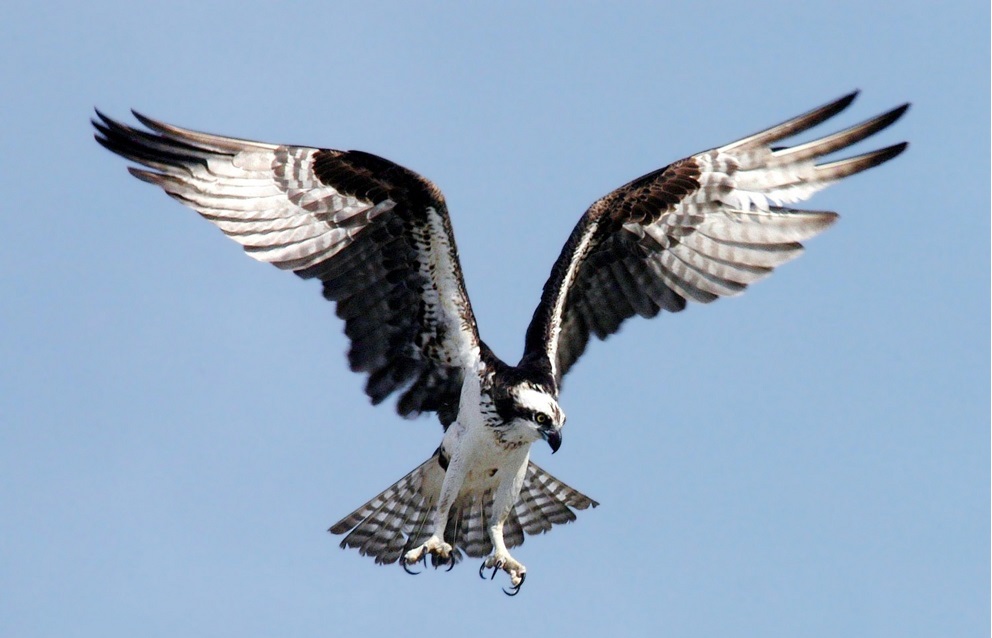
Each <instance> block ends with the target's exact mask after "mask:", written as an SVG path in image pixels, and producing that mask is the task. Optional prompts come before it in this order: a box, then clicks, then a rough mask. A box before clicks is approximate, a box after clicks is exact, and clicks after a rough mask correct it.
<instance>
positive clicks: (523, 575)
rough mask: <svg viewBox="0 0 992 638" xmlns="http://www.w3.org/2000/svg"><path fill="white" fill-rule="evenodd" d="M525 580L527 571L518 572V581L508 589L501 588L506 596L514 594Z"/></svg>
mask: <svg viewBox="0 0 992 638" xmlns="http://www.w3.org/2000/svg"><path fill="white" fill-rule="evenodd" d="M525 580H527V572H524V573H523V574H520V582H519V583H517V584H516V585H514V586H513V587H511V588H510V589H509V590H507V589H506V587H504V588H503V593H504V594H506V595H507V596H516V595H517V594H519V593H520V588H521V587H523V586H524V581H525Z"/></svg>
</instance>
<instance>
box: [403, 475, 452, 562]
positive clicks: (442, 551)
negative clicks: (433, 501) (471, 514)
mask: <svg viewBox="0 0 992 638" xmlns="http://www.w3.org/2000/svg"><path fill="white" fill-rule="evenodd" d="M456 460H460V459H452V460H451V461H449V464H448V468H447V470H446V471H445V473H444V480H443V481H442V483H441V494H440V496H439V497H438V501H437V508H436V509H435V511H434V532H433V533H432V534H431V535H430V537H429V538H428V539H427V540H426V541H424V542H423V544H421V545H419V546H418V547H414V548H413V549H411V550H410V551H408V552H407V553H406V554H404V555H403V557H402V558H401V559H400V564H401V565H402V566H403V568H404V569H406V567H407V566H408V565H414V564H416V563H417V562H418V561H420V560H421V559H423V560H424V561H425V562H426V560H427V555H428V554H433V555H434V556H437V557H438V558H440V559H441V562H442V563H446V562H448V561H449V560H452V557H451V552H452V549H453V548H452V547H451V545H450V544H448V543H446V542H444V529H445V528H446V527H447V526H448V513H449V512H450V511H451V506H452V505H453V504H454V502H455V498H456V497H457V496H458V490H459V489H461V485H462V481H463V480H464V477H463V476H462V474H461V472H460V471H459V470H460V469H461V466H462V464H461V463H456ZM435 565H437V563H435ZM407 571H409V569H407Z"/></svg>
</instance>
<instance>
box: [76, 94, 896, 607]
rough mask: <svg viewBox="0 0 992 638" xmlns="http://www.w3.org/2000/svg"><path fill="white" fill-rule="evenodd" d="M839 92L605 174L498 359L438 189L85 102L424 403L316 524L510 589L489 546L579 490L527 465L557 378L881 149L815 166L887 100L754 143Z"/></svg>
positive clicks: (719, 270) (718, 288) (317, 153)
mask: <svg viewBox="0 0 992 638" xmlns="http://www.w3.org/2000/svg"><path fill="white" fill-rule="evenodd" d="M855 95H856V94H855V93H852V94H850V95H847V96H845V97H843V98H841V99H839V100H837V101H834V102H831V103H830V104H827V105H825V106H823V107H820V108H818V109H815V110H813V111H810V112H808V113H806V114H804V115H801V116H799V117H796V118H794V119H791V120H789V121H787V122H785V123H783V124H780V125H778V126H775V127H772V128H770V129H767V130H765V131H762V132H760V133H757V134H755V135H751V136H749V137H746V138H744V139H742V140H739V141H737V142H734V143H731V144H728V145H726V146H722V147H720V148H716V149H713V150H709V151H705V152H703V153H698V154H696V155H693V156H691V157H688V158H685V159H683V160H680V161H678V162H675V163H673V164H670V165H669V166H667V167H665V168H662V169H659V170H657V171H653V172H651V173H648V174H647V175H644V176H642V177H639V178H637V179H635V180H634V181H632V182H630V183H629V184H626V185H624V186H621V187H620V188H618V189H616V190H614V191H613V192H611V193H609V194H608V195H606V196H605V197H603V198H602V199H600V200H598V201H597V202H595V203H594V204H593V205H592V206H591V207H590V208H589V209H588V210H587V211H586V213H585V214H584V215H583V216H582V218H581V219H580V221H579V223H578V224H577V225H576V227H575V229H574V230H573V232H572V234H571V236H570V237H569V239H568V241H567V242H566V244H565V247H564V248H563V250H562V252H561V255H560V256H559V258H558V260H557V261H556V262H555V265H554V267H553V268H552V272H551V276H550V278H549V279H548V281H547V283H546V284H545V286H544V291H543V294H542V296H541V302H540V304H539V305H538V307H537V309H536V311H535V313H534V317H533V319H532V320H531V323H530V326H529V327H528V329H527V334H526V339H525V348H524V354H523V356H522V358H521V359H520V361H519V363H518V364H517V365H516V366H513V365H509V364H506V363H504V362H503V361H501V360H500V359H499V358H498V357H496V355H495V354H494V353H493V352H492V351H490V349H489V348H488V347H487V346H486V345H485V343H484V342H483V341H482V340H481V339H480V338H479V334H478V330H477V328H476V322H475V317H474V315H473V313H472V308H471V304H470V303H469V299H468V295H467V293H466V291H465V284H464V281H463V278H462V274H461V269H460V267H459V263H458V253H457V249H456V247H455V239H454V235H453V234H452V230H451V225H450V222H449V218H448V212H447V207H446V205H445V201H444V198H443V196H442V195H441V192H440V190H439V189H438V188H437V187H436V186H435V185H434V184H433V183H431V182H430V181H428V180H427V179H425V178H423V177H421V176H420V175H417V174H416V173H413V172H412V171H410V170H408V169H406V168H403V167H401V166H398V165H396V164H394V163H392V162H390V161H389V160H386V159H383V158H381V157H377V156H375V155H371V154H369V153H363V152H360V151H337V150H330V149H318V148H308V147H302V146H287V145H275V144H264V143H259V142H251V141H247V140H241V139H234V138H229V137H221V136H217V135H209V134H205V133H198V132H194V131H189V130H186V129H181V128H178V127H174V126H170V125H168V124H163V123H161V122H157V121H155V120H152V119H149V118H146V117H144V116H142V115H139V114H137V113H135V116H136V117H137V118H138V120H139V121H140V122H141V123H142V124H144V125H145V127H147V130H142V129H138V128H133V127H131V126H128V125H125V124H122V123H120V122H117V121H115V120H113V119H111V118H109V117H106V116H105V115H103V114H102V113H99V112H97V115H98V119H97V120H94V122H93V124H94V126H95V127H96V129H97V131H98V132H97V136H96V139H97V141H99V142H100V143H101V144H102V145H103V146H105V147H106V148H108V149H110V150H111V151H113V152H114V153H117V154H118V155H121V156H123V157H125V158H127V159H130V160H132V161H134V162H136V163H138V164H141V165H143V166H144V168H130V169H129V170H130V171H131V173H132V174H133V175H134V176H136V177H138V178H139V179H142V180H144V181H147V182H150V183H152V184H156V185H158V186H160V187H161V188H163V189H164V190H165V191H166V192H167V193H168V194H169V195H171V196H172V197H174V198H176V199H177V200H179V201H180V202H182V203H184V204H186V205H187V206H190V207H191V208H193V209H194V210H196V211H197V212H199V213H200V214H201V215H203V216H204V217H206V218H207V219H208V220H210V221H212V222H213V223H214V224H215V225H216V226H217V227H219V228H220V229H221V230H222V231H223V232H224V233H225V234H226V235H227V236H229V237H230V238H232V239H234V240H235V241H237V242H238V243H240V244H241V245H242V246H244V248H245V250H246V252H248V254H249V255H251V256H252V257H254V258H255V259H258V260H259V261H265V262H269V263H272V264H274V265H276V266H278V267H279V268H282V269H285V270H292V271H293V272H295V273H296V274H298V275H300V276H301V277H304V278H316V279H319V280H320V281H321V282H322V283H323V292H324V296H325V297H326V298H327V299H328V300H330V301H333V302H335V303H336V311H337V315H338V316H339V317H340V318H341V319H343V320H344V322H345V334H346V335H347V336H348V338H349V339H350V340H351V348H350V350H349V352H348V361H349V363H350V364H351V368H352V370H354V371H356V372H362V373H364V374H366V375H367V376H368V380H367V384H366V393H367V394H368V395H369V397H371V399H372V401H373V402H374V403H379V402H381V401H382V400H384V399H385V398H386V397H388V396H390V395H392V394H394V393H399V400H398V403H397V410H398V412H399V413H400V414H401V415H404V416H407V415H415V414H419V413H422V412H435V413H437V415H438V418H439V419H440V421H441V423H442V424H443V426H444V436H443V438H442V441H441V445H440V446H439V447H438V450H437V451H436V452H435V454H434V455H433V456H432V457H431V458H430V459H428V460H427V461H425V462H424V463H422V464H421V465H420V466H419V467H417V468H416V469H415V470H414V471H413V472H411V473H409V474H408V475H406V476H405V477H404V478H402V479H401V480H400V481H398V482H397V483H396V484H394V485H393V486H392V487H390V488H388V489H387V490H385V491H384V492H382V493H381V494H380V495H378V496H377V497H375V498H374V499H372V500H371V501H369V502H368V503H366V504H365V505H363V506H362V507H360V508H359V509H357V510H356V511H355V512H353V513H352V514H351V515H349V516H347V517H345V518H344V519H342V520H341V521H340V522H338V523H337V524H335V525H334V526H332V527H331V530H330V531H331V532H333V533H335V534H345V535H346V536H345V538H344V540H343V542H342V546H343V547H354V548H357V549H358V550H359V551H360V552H361V553H363V554H366V555H369V556H372V557H374V558H375V560H376V562H380V563H394V562H397V561H399V562H400V563H401V564H403V565H404V566H405V567H407V566H409V565H411V564H413V563H416V562H417V561H419V560H426V557H427V556H430V557H431V560H432V561H433V562H434V564H435V566H436V565H438V564H444V563H450V564H454V562H456V561H457V560H458V559H459V557H460V556H461V552H464V553H465V554H467V555H469V556H473V557H482V556H487V558H486V561H485V562H484V563H483V567H484V568H486V567H488V568H493V569H494V570H495V569H502V570H504V571H505V572H506V573H507V574H508V575H509V577H510V581H511V586H512V587H513V589H511V591H512V592H514V593H515V592H516V591H517V590H518V589H519V586H520V584H521V583H522V582H523V579H524V577H525V574H526V569H525V568H524V566H523V565H521V564H520V563H519V562H517V561H516V560H514V559H513V558H512V557H511V556H510V554H509V552H508V548H510V547H514V546H516V545H519V544H520V543H522V542H523V540H524V535H525V534H534V533H541V532H545V531H548V530H549V529H550V528H551V527H552V526H553V525H555V524H559V523H565V522H569V521H572V520H574V519H575V510H581V509H585V508H587V507H589V506H595V505H597V503H596V502H595V501H593V500H591V499H589V498H588V497H586V496H584V495H583V494H581V493H579V492H577V491H576V490H574V489H572V488H570V487H569V486H567V485H565V484H564V483H562V482H560V481H559V480H557V479H555V478H554V477H552V476H551V475H549V474H548V473H547V472H545V471H543V470H542V469H540V468H539V467H537V466H536V465H535V464H533V463H531V462H530V460H529V451H530V445H531V443H533V442H535V441H538V440H542V439H543V440H545V441H547V442H548V443H549V444H550V445H551V447H552V449H553V450H557V449H558V446H559V445H560V443H561V428H562V426H563V424H564V421H565V416H564V413H563V412H562V410H561V407H560V406H559V405H558V396H559V392H560V389H561V382H562V378H563V377H564V375H565V374H566V373H567V372H568V370H569V369H570V368H571V367H572V365H574V364H575V362H576V361H577V360H578V358H579V357H580V356H581V354H582V352H583V351H584V350H585V348H586V345H587V344H588V341H589V339H590V335H595V336H597V337H598V338H600V339H603V338H605V337H606V336H608V335H610V334H612V333H614V332H616V331H617V330H618V329H619V328H620V325H621V324H622V323H623V321H624V320H625V319H627V318H629V317H632V316H633V315H635V314H636V315H640V316H644V317H653V316H655V315H656V314H658V313H659V312H660V311H661V310H667V311H670V312H678V311H680V310H682V309H684V308H685V306H686V302H687V301H698V302H702V303H708V302H710V301H713V300H715V299H717V298H719V297H724V296H733V295H737V294H740V293H741V292H743V291H744V290H745V289H746V288H747V286H748V285H749V284H751V283H752V282H755V281H758V280H759V279H762V278H764V277H765V276H767V275H768V274H770V273H771V271H772V269H773V268H775V267H776V266H778V265H780V264H782V263H784V262H786V261H788V260H790V259H793V258H795V257H796V256H798V255H799V254H800V252H801V251H802V249H803V248H802V245H801V243H800V242H802V241H805V240H806V239H808V238H810V237H812V236H814V235H816V234H817V233H819V232H821V231H822V230H824V229H825V228H827V227H828V226H830V225H831V224H832V223H833V222H834V221H835V220H836V215H835V214H834V213H831V212H821V211H804V210H797V209H794V208H790V207H789V206H790V205H791V204H794V203H796V202H798V201H801V200H804V199H807V198H808V197H810V196H811V195H812V194H813V193H815V192H816V191H818V190H820V189H822V188H824V187H826V186H829V185H830V184H832V183H834V182H836V181H838V180H840V179H843V178H844V177H847V176H849V175H853V174H856V173H860V172H862V171H864V170H866V169H868V168H871V167H874V166H877V165H879V164H881V163H883V162H886V161H888V160H890V159H892V158H894V157H896V156H897V155H899V154H900V153H901V152H902V151H903V150H904V149H905V148H906V144H905V143H901V144H896V145H893V146H889V147H886V148H883V149H880V150H876V151H872V152H868V153H864V154H861V155H857V156H854V157H850V158H846V159H841V160H836V161H828V162H820V163H817V162H818V160H819V159H820V158H821V157H823V156H825V155H827V154H830V153H833V152H835V151H839V150H842V149H844V148H847V147H848V146H851V145H852V144H854V143H856V142H859V141H861V140H863V139H864V138H866V137H869V136H870V135H873V134H874V133H876V132H878V131H880V130H882V129H884V128H886V127H888V126H889V125H891V124H892V123H893V122H895V121H896V120H897V119H899V117H900V116H901V115H902V114H903V113H904V112H905V111H906V109H907V108H908V105H903V106H900V107H898V108H896V109H893V110H892V111H889V112H887V113H884V114H882V115H880V116H878V117H875V118H873V119H871V120H868V121H866V122H863V123H861V124H858V125H856V126H853V127H851V128H848V129H846V130H843V131H840V132H837V133H834V134H832V135H827V136H826V137H823V138H820V139H817V140H814V141H811V142H807V143H804V144H799V145H797V146H792V147H781V148H778V147H773V146H772V145H773V144H776V143H778V142H780V141H781V140H783V139H785V138H788V137H791V136H793V135H796V134H799V133H802V132H804V131H806V130H808V129H810V128H812V127H814V126H816V125H818V124H820V123H822V122H823V121H825V120H827V119H829V118H830V117H832V116H834V115H836V114H837V113H839V112H840V111H842V110H843V109H845V108H846V107H847V106H848V105H850V103H851V102H852V101H853V99H854V97H855Z"/></svg>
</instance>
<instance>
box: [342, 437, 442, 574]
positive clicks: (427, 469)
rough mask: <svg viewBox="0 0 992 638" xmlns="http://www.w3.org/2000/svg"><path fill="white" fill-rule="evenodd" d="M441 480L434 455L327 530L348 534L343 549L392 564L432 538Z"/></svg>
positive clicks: (440, 473) (439, 467)
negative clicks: (351, 549) (351, 548)
mask: <svg viewBox="0 0 992 638" xmlns="http://www.w3.org/2000/svg"><path fill="white" fill-rule="evenodd" d="M443 478H444V470H442V469H441V466H440V465H438V462H437V455H434V456H432V457H431V458H429V459H427V460H426V461H424V462H423V463H421V464H420V465H419V466H418V467H417V468H416V469H415V470H413V471H412V472H410V473H409V474H407V475H406V476H404V477H403V478H401V479H400V480H399V481H397V482H396V483H394V484H393V485H392V486H390V487H389V488H387V489H386V490H384V491H383V492H382V493H380V494H379V495H378V496H376V497H375V498H373V499H372V500H370V501H369V502H368V503H366V504H365V505H362V506H361V507H359V508H358V509H357V510H355V511H354V512H352V513H351V514H349V515H348V516H346V517H344V518H343V519H341V520H340V521H338V522H337V523H335V524H334V525H332V526H331V528H330V529H329V530H328V531H329V532H330V533H332V534H347V536H345V537H344V540H342V541H341V548H342V549H344V548H348V547H354V548H356V549H357V550H358V551H359V552H360V553H361V554H362V555H363V556H372V557H374V558H375V562H376V563H380V564H389V563H395V562H396V561H397V560H399V558H400V556H402V555H403V554H404V553H405V552H407V551H408V550H410V549H412V548H414V547H416V546H417V545H420V544H421V543H423V542H424V541H425V540H427V538H428V537H429V536H430V535H431V525H432V515H433V513H434V504H435V503H436V501H437V496H438V494H440V493H441V481H442V480H443Z"/></svg>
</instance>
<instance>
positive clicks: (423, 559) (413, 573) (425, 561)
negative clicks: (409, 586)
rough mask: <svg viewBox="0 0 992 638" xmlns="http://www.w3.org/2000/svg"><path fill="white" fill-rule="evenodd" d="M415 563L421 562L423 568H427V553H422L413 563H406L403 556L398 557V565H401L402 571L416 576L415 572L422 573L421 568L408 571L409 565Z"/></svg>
mask: <svg viewBox="0 0 992 638" xmlns="http://www.w3.org/2000/svg"><path fill="white" fill-rule="evenodd" d="M417 563H423V564H424V569H427V554H423V555H422V556H421V557H420V559H419V560H416V561H414V562H413V563H408V562H406V560H404V559H403V558H400V565H401V566H402V567H403V571H405V572H406V573H408V574H410V575H411V576H416V575H417V574H422V573H424V570H423V569H422V570H420V571H419V572H414V571H410V567H409V565H416V564H417Z"/></svg>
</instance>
